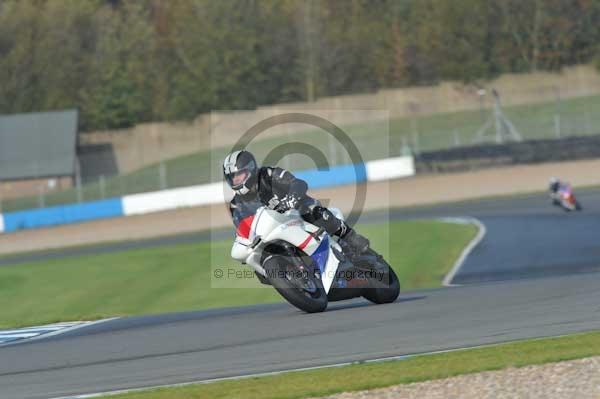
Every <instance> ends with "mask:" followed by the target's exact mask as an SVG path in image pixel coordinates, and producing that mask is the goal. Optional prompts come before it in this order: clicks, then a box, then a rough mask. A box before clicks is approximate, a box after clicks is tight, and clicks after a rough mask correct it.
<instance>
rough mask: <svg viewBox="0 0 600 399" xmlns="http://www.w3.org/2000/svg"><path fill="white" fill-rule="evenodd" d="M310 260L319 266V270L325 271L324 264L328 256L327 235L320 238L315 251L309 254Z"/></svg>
mask: <svg viewBox="0 0 600 399" xmlns="http://www.w3.org/2000/svg"><path fill="white" fill-rule="evenodd" d="M310 257H311V258H312V260H313V261H314V262H315V263H316V264H317V266H319V270H320V271H321V274H322V273H325V265H326V264H327V259H328V258H329V237H328V236H325V237H323V239H322V240H321V244H319V246H318V247H317V249H316V251H315V252H313V254H312V255H311V256H310Z"/></svg>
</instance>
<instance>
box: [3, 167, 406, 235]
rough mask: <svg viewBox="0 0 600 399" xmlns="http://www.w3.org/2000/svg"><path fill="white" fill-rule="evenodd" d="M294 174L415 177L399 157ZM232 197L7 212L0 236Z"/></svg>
mask: <svg viewBox="0 0 600 399" xmlns="http://www.w3.org/2000/svg"><path fill="white" fill-rule="evenodd" d="M294 174H295V175H296V176H297V177H298V178H300V179H303V180H305V181H306V182H307V183H308V185H309V187H311V188H312V189H315V188H324V187H334V186H340V185H345V184H352V183H363V182H366V181H381V180H389V179H395V178H399V177H406V176H412V175H414V174H415V166H414V160H413V158H412V157H399V158H389V159H383V160H377V161H370V162H367V163H366V164H358V165H339V166H333V167H330V168H328V169H325V170H321V171H319V170H316V169H311V170H303V171H299V172H296V173H294ZM232 194H233V193H232V192H231V190H230V189H229V188H228V187H227V186H224V184H223V183H222V182H218V183H210V184H203V185H199V186H192V187H183V188H177V189H172V190H164V191H156V192H151V193H142V194H134V195H127V196H125V197H123V198H113V199H108V200H103V201H94V202H85V203H81V204H70V205H62V206H54V207H50V208H42V209H32V210H26V211H19V212H9V213H5V214H4V215H2V214H0V233H2V232H11V231H16V230H21V229H31V228H36V227H45V226H53V225H60V224H69V223H78V222H84V221H89V220H94V219H102V218H109V217H118V216H129V215H141V214H146V213H152V212H159V211H165V210H169V209H175V208H182V207H191V206H202V205H211V204H222V203H224V202H225V201H227V200H229V199H230V198H231V196H232Z"/></svg>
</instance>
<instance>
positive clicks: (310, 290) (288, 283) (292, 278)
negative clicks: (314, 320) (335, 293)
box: [263, 255, 327, 313]
mask: <svg viewBox="0 0 600 399" xmlns="http://www.w3.org/2000/svg"><path fill="white" fill-rule="evenodd" d="M296 260H297V259H293V260H292V259H290V258H289V257H288V256H285V255H275V256H271V257H269V258H268V259H266V260H265V262H264V264H263V267H264V269H265V270H266V272H267V275H268V276H269V280H270V281H271V284H272V285H273V287H275V289H276V290H277V292H279V294H280V295H281V296H282V297H284V298H285V299H286V300H287V301H288V302H289V303H291V304H292V305H294V306H295V307H297V308H298V309H300V310H303V311H305V312H307V313H317V312H322V311H324V310H325V309H326V308H327V294H326V293H325V288H324V287H323V283H322V281H321V277H320V276H319V275H318V274H317V275H315V274H313V273H311V272H310V271H309V270H308V268H306V267H304V266H302V267H299V266H298V265H297V264H296ZM300 262H301V261H300Z"/></svg>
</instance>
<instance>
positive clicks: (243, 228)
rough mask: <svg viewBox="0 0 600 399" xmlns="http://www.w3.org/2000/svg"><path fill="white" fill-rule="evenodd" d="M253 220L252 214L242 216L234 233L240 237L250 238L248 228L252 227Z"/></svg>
mask: <svg viewBox="0 0 600 399" xmlns="http://www.w3.org/2000/svg"><path fill="white" fill-rule="evenodd" d="M253 221H254V215H251V216H247V217H245V218H243V219H242V221H241V222H240V224H239V225H238V227H237V229H236V234H237V235H238V236H240V237H244V238H250V228H251V227H252V222H253Z"/></svg>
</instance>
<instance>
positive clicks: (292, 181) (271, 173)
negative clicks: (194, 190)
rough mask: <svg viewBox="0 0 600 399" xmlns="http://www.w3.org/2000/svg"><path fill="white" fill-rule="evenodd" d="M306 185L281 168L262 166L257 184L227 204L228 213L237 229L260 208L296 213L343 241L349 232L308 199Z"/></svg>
mask: <svg viewBox="0 0 600 399" xmlns="http://www.w3.org/2000/svg"><path fill="white" fill-rule="evenodd" d="M307 190H308V185H307V184H306V182H305V181H304V180H301V179H298V178H296V177H295V176H294V175H293V174H292V173H290V172H288V171H287V170H285V169H281V168H277V167H275V168H272V167H268V166H263V167H261V168H259V169H258V173H257V184H256V186H255V188H254V189H252V190H251V191H250V192H249V193H247V194H245V195H240V194H236V195H235V196H234V197H233V199H232V200H231V202H230V203H229V211H230V212H231V217H232V218H233V222H234V224H235V226H236V228H239V226H240V223H241V221H242V220H244V219H245V218H247V217H249V216H252V215H254V213H255V212H256V209H257V208H258V207H260V206H267V207H268V208H269V209H273V210H276V211H278V212H281V213H283V212H285V211H288V210H290V209H297V210H298V211H299V212H300V215H301V216H302V218H303V219H304V220H306V221H307V222H309V223H311V224H314V225H315V226H318V227H322V228H324V229H325V230H326V231H327V233H329V234H331V235H337V236H340V237H343V236H344V235H345V234H346V232H347V231H349V230H350V229H349V228H348V226H347V225H346V224H345V223H344V222H343V221H342V220H340V219H338V218H336V217H335V216H334V215H333V213H331V211H329V210H328V209H327V208H325V207H323V206H321V204H320V203H319V201H318V200H316V199H314V198H312V197H310V196H308V195H307V194H306V191H307Z"/></svg>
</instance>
